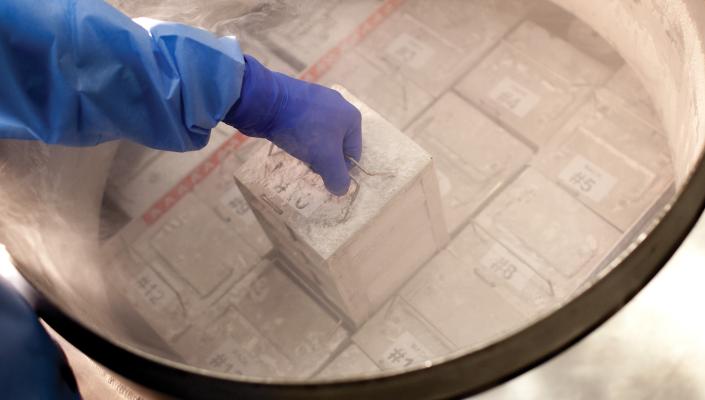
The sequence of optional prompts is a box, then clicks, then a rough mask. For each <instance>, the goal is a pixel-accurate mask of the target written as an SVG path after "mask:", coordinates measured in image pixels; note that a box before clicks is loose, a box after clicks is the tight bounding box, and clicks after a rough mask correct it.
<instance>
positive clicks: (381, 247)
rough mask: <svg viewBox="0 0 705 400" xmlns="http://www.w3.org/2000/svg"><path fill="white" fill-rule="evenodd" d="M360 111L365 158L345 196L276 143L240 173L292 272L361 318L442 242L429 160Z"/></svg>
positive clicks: (443, 229)
mask: <svg viewBox="0 0 705 400" xmlns="http://www.w3.org/2000/svg"><path fill="white" fill-rule="evenodd" d="M340 90H341V92H342V93H343V95H344V96H345V97H346V98H347V99H348V100H350V101H351V102H352V103H353V104H354V105H355V106H357V107H358V108H359V109H360V111H361V112H362V116H363V121H362V132H363V155H362V160H361V161H360V165H361V166H362V167H363V168H364V170H363V169H362V168H353V169H352V170H351V175H352V176H353V178H354V182H353V183H352V184H351V188H350V191H349V193H348V194H347V195H345V196H343V197H335V196H332V195H330V194H329V193H328V192H327V191H326V190H325V188H324V186H323V182H322V181H321V178H320V177H319V176H318V175H316V174H314V173H313V172H311V171H310V169H309V168H308V167H307V166H306V165H304V164H303V163H301V162H299V161H298V160H296V159H294V158H292V157H291V156H289V155H287V154H285V153H284V152H282V151H279V150H278V149H274V150H273V151H270V149H269V148H268V146H263V147H262V148H261V149H259V151H258V152H256V153H255V154H253V156H252V157H251V158H250V160H248V162H247V163H245V164H244V165H243V166H242V167H241V169H240V170H239V171H238V172H237V174H236V176H237V180H238V184H239V185H240V187H241V189H242V192H243V194H244V195H245V198H247V200H248V202H249V203H250V206H251V207H252V209H253V211H254V212H255V214H256V215H257V217H258V219H259V221H260V223H261V224H262V225H263V227H264V229H265V232H266V233H267V235H268V236H269V237H270V239H271V240H272V242H273V243H274V246H275V248H276V249H277V250H278V251H279V252H281V254H282V255H284V256H285V257H286V259H287V260H288V261H289V263H290V264H291V265H292V267H291V268H292V270H293V272H294V273H295V274H296V275H297V276H298V277H299V278H300V279H301V280H303V281H304V282H305V283H306V284H307V285H309V286H311V288H312V289H314V290H316V291H317V292H319V294H322V295H323V296H324V297H325V298H327V299H328V300H329V301H331V302H333V303H334V304H335V305H336V306H337V307H338V308H340V309H341V310H342V311H343V312H344V314H345V315H346V316H347V317H349V319H350V320H351V322H352V323H354V324H360V323H362V322H364V321H365V320H366V319H367V317H369V316H370V314H372V313H373V312H374V311H375V310H376V309H377V308H378V307H380V306H381V305H382V303H384V301H385V300H386V299H388V298H389V297H390V296H391V295H392V294H393V293H394V291H395V290H397V289H398V288H399V287H400V286H401V284H402V283H403V282H404V281H405V280H406V279H408V278H409V276H411V274H413V273H414V272H415V271H416V270H417V269H418V267H420V266H421V265H422V264H423V263H424V262H425V261H426V260H428V259H429V258H431V257H432V256H433V254H435V253H436V252H437V251H438V250H439V249H440V248H441V247H443V245H445V243H446V242H447V241H448V232H447V229H446V227H445V223H444V221H443V217H442V210H441V201H440V196H439V193H438V184H437V182H436V176H435V172H434V168H433V162H432V159H431V157H430V155H429V154H428V153H426V152H425V151H424V150H423V149H421V148H420V147H419V146H418V145H416V144H415V143H414V142H413V141H412V140H411V139H409V138H408V137H407V136H405V135H404V134H402V133H401V132H399V131H398V130H397V129H396V128H394V127H393V126H392V125H391V124H390V123H389V122H387V121H385V120H384V119H383V118H382V117H380V116H379V115H378V114H376V113H375V112H374V111H372V110H371V109H370V108H368V107H367V106H365V105H364V104H362V103H360V102H359V101H358V100H357V99H354V98H352V96H351V95H349V94H348V93H347V91H344V90H342V89H340Z"/></svg>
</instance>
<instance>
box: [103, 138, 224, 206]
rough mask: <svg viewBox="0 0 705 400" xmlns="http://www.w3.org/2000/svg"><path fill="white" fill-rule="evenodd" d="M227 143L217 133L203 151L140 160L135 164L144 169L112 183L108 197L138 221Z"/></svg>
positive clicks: (162, 155)
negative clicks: (138, 218)
mask: <svg viewBox="0 0 705 400" xmlns="http://www.w3.org/2000/svg"><path fill="white" fill-rule="evenodd" d="M226 140H227V137H226V136H225V135H224V134H223V133H222V132H220V131H219V130H214V131H213V134H212V135H211V139H210V141H209V142H208V145H207V146H206V147H205V148H204V149H202V150H199V151H190V152H186V153H176V152H158V153H157V155H156V156H154V155H149V156H148V157H147V155H145V157H140V158H139V159H138V160H135V162H137V163H138V164H139V165H140V167H142V168H141V169H140V170H139V171H136V172H135V174H134V175H131V176H127V177H120V178H119V179H117V180H115V181H114V182H110V181H109V182H108V195H109V196H110V197H111V198H112V199H113V201H114V202H115V203H116V204H117V205H118V206H120V208H122V209H123V210H125V211H126V212H127V214H129V215H130V216H131V217H133V218H137V217H139V216H141V215H142V213H144V212H145V211H147V209H149V207H150V206H152V205H153V204H154V203H155V202H157V200H159V199H160V198H161V197H162V196H163V195H164V194H166V193H167V192H169V190H171V189H172V188H173V187H174V186H176V185H177V184H178V183H179V181H180V180H181V179H182V178H184V177H185V176H186V175H187V174H188V173H190V172H191V171H192V170H193V169H194V168H196V167H197V166H198V165H199V164H200V163H201V162H203V161H205V160H206V159H207V158H208V157H209V156H210V155H211V154H213V152H214V151H216V150H218V148H219V146H220V145H222V144H223V143H225V141H226ZM129 148H131V146H130V147H128V149H129ZM148 154H149V153H148ZM123 160H124V161H122V163H129V162H131V161H130V159H129V158H128V159H123ZM116 162H120V160H118V161H116ZM119 168H122V167H119Z"/></svg>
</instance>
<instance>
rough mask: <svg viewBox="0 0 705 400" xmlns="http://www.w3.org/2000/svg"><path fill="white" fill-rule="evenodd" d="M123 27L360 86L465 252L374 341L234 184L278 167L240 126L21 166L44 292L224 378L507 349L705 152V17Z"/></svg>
mask: <svg viewBox="0 0 705 400" xmlns="http://www.w3.org/2000/svg"><path fill="white" fill-rule="evenodd" d="M112 3H113V4H114V5H116V6H117V7H119V8H121V9H123V10H124V11H125V12H127V13H129V14H130V15H131V16H133V17H137V16H148V17H153V18H158V19H164V20H173V21H181V22H187V23H192V24H195V25H199V26H201V27H204V28H206V29H209V30H212V31H214V32H216V33H218V34H234V35H237V36H238V37H239V38H240V40H241V41H242V43H243V48H244V49H245V51H246V52H249V53H251V54H253V55H254V56H255V57H258V58H259V59H261V60H262V61H263V62H264V63H265V64H267V65H268V66H270V67H271V68H273V69H276V70H279V71H282V72H285V73H288V74H291V75H294V76H299V77H301V78H303V79H308V80H311V81H317V82H320V83H322V84H326V85H329V86H330V85H333V84H340V85H342V86H343V87H345V88H346V89H347V90H349V91H350V92H351V93H352V94H353V95H354V96H355V97H356V98H358V99H359V100H360V101H361V102H362V103H364V104H365V105H366V106H368V107H370V108H371V109H372V110H374V111H375V112H376V113H379V114H380V115H381V116H382V117H383V118H385V119H386V120H387V121H389V126H390V128H389V129H390V130H391V129H394V130H395V132H396V130H398V131H399V132H402V133H403V134H406V135H407V136H408V138H409V139H411V140H414V141H416V143H417V144H418V145H419V146H420V147H421V148H423V149H424V150H425V151H427V152H428V153H429V154H431V155H432V156H433V159H434V160H433V165H434V168H435V174H436V177H437V181H438V191H439V193H440V195H441V204H440V207H441V208H442V210H443V218H444V219H445V224H446V225H447V227H448V232H447V233H448V234H449V235H450V237H451V240H450V243H449V244H448V245H447V246H445V247H444V248H443V249H441V250H440V251H438V252H437V253H436V254H435V255H434V256H433V257H432V258H431V259H430V260H429V261H428V262H427V263H425V264H424V265H423V266H421V267H420V268H418V270H417V271H416V272H415V273H414V274H412V275H413V276H411V277H410V278H409V279H408V280H407V281H406V282H405V283H404V284H403V285H402V286H401V289H400V290H399V291H398V292H397V293H395V294H393V295H391V296H389V298H388V299H387V300H386V301H385V302H383V305H381V306H380V307H378V309H377V310H375V312H374V313H372V316H371V317H370V318H369V319H366V320H365V321H362V323H360V324H358V325H354V324H353V325H351V324H349V323H348V322H347V319H346V317H345V315H342V314H341V310H340V308H339V307H337V306H336V304H335V302H331V301H328V299H327V298H326V296H325V295H323V294H322V293H321V292H320V290H318V289H319V288H318V287H317V285H312V284H311V282H310V280H309V281H307V280H306V279H303V278H302V277H301V276H298V275H297V273H296V271H297V269H296V268H291V265H290V264H291V263H292V260H291V259H287V258H286V257H283V256H282V253H283V252H282V251H280V249H278V246H279V245H280V244H277V243H273V241H272V240H270V237H268V235H267V233H266V227H265V229H263V227H262V226H260V223H259V220H258V219H257V218H256V216H255V214H254V213H253V212H252V210H251V209H250V207H249V205H248V202H247V200H246V198H245V197H244V196H243V194H242V193H241V192H240V190H239V189H238V187H237V186H236V184H235V180H234V178H233V174H234V172H235V171H236V170H237V169H238V168H240V167H241V166H242V165H243V164H244V163H246V162H247V160H250V158H251V157H256V156H257V155H258V152H261V151H262V146H264V144H263V143H261V142H259V141H257V140H253V139H247V138H245V137H244V136H242V135H240V134H238V133H237V132H235V131H234V130H233V129H231V128H229V127H226V126H219V127H218V128H217V129H216V130H214V132H213V135H212V139H211V141H210V143H209V145H208V146H207V147H206V148H205V149H203V150H201V151H199V152H194V153H188V154H174V153H164V152H156V151H152V150H147V149H143V148H140V147H138V146H136V145H134V144H130V143H110V144H106V145H103V146H100V147H98V148H97V149H82V150H77V149H67V148H60V147H46V146H41V145H37V144H31V143H20V142H3V143H0V154H1V156H2V158H1V159H2V162H3V174H2V175H1V176H0V180H1V181H0V193H1V196H2V209H1V211H0V212H1V213H2V221H3V222H2V223H0V227H1V228H2V229H0V235H1V236H0V242H4V243H5V244H7V246H8V248H9V250H10V252H11V253H12V254H13V256H14V257H15V258H16V259H17V261H18V262H19V263H21V266H20V269H21V270H22V272H23V274H24V275H25V276H26V277H27V278H29V280H30V281H31V282H32V283H33V284H34V285H36V286H37V288H39V289H40V290H41V291H42V292H43V293H45V294H46V295H47V296H48V297H49V298H50V299H51V300H52V301H54V302H55V303H56V304H58V305H59V306H60V307H62V308H63V309H64V310H66V311H67V312H68V313H69V314H70V315H72V316H74V317H75V318H77V319H79V320H80V321H81V322H83V323H84V324H85V325H87V326H89V327H90V328H91V329H93V330H94V331H96V332H98V333H100V334H101V335H103V336H105V337H107V338H109V339H110V340H112V341H113V342H115V343H119V344H121V345H123V346H125V347H128V348H130V349H131V350H133V351H135V352H138V353H140V354H142V355H144V356H147V357H152V358H156V359H166V360H168V361H170V362H176V363H180V364H181V365H183V366H186V367H195V368H199V369H201V371H202V372H203V371H208V373H222V374H226V375H227V376H228V377H232V378H233V379H240V380H266V381H272V380H274V381H311V380H327V379H352V378H359V377H364V376H373V375H377V374H394V373H400V372H402V371H405V370H408V369H413V368H421V367H427V366H430V365H433V364H435V363H439V362H442V361H443V360H444V359H447V358H448V357H454V356H457V355H460V354H466V353H468V352H470V351H473V350H475V349H478V348H482V347H484V346H487V345H488V344H491V343H493V342H494V341H496V340H498V339H501V338H503V337H506V336H507V335H510V334H513V333H515V332H517V331H519V330H521V329H522V328H523V327H526V326H527V325H528V324H530V323H531V322H533V321H536V319H538V318H541V317H542V316H545V315H547V314H548V313H550V312H551V311H553V310H555V309H557V308H559V307H560V306H561V305H562V304H564V303H565V302H567V301H568V300H570V299H571V298H572V297H573V296H575V295H576V294H578V293H580V292H581V291H583V290H584V289H585V288H587V287H589V286H590V284H591V283H593V282H594V281H595V280H596V279H598V277H599V276H600V275H601V274H603V273H605V272H606V271H608V270H609V268H613V267H615V265H614V264H612V261H613V260H614V259H615V258H616V257H618V256H619V255H621V254H622V252H623V251H624V249H626V248H627V247H628V246H629V245H630V244H632V243H634V242H635V240H636V239H637V238H638V237H639V235H640V234H642V233H644V232H645V227H648V226H650V225H651V224H652V223H653V222H654V221H655V220H656V219H657V218H658V217H659V216H660V215H661V213H662V210H663V209H664V207H665V206H667V205H668V204H669V203H670V201H671V200H672V199H673V198H674V196H675V193H676V188H679V187H680V186H681V185H683V184H684V183H685V182H686V180H687V177H688V174H689V172H690V169H691V168H692V167H693V166H694V165H695V162H696V160H697V159H698V157H699V155H700V150H701V146H702V143H703V129H702V126H705V125H702V124H701V123H700V120H701V118H705V115H702V116H701V115H700V113H699V112H698V110H702V109H704V107H705V97H704V96H705V80H704V79H703V77H704V76H705V56H704V55H703V51H702V43H701V42H700V37H701V36H700V35H699V34H700V33H702V32H700V31H699V29H701V27H699V26H698V25H696V24H694V23H692V21H694V20H695V19H696V17H703V16H705V5H703V4H701V2H699V1H685V0H683V1H658V0H649V1H641V2H625V1H622V0H610V1H605V2H601V5H600V7H596V6H595V5H594V4H592V3H591V2H585V1H581V0H556V1H555V3H557V4H559V5H560V6H562V7H565V9H564V8H561V7H559V6H557V5H555V4H553V3H550V2H543V1H518V0H472V1H461V0H442V1H431V0H406V1H404V0H384V1H383V0H354V1H344V0H338V1H322V0H307V1H286V0H271V1H254V0H252V1H248V0H237V1H235V0H208V1H201V2H189V1H183V0H150V1H137V0H114V1H112ZM566 10H567V11H566ZM569 11H570V12H573V13H575V15H578V16H580V18H578V17H575V16H574V15H573V14H570V13H569ZM664 26H665V27H666V29H665V30H664ZM591 27H593V28H595V29H596V30H595V31H593V30H592V29H591ZM598 32H599V33H598ZM600 35H602V36H600ZM603 36H604V37H605V38H607V39H608V40H605V39H603ZM652 99H653V101H652ZM400 134H401V133H400ZM363 135H364V132H363ZM363 137H364V136H363ZM405 139H406V138H405ZM363 158H364V157H363ZM402 163H403V161H402ZM290 178H291V177H290ZM292 179H295V177H293V178H292ZM362 184H363V186H364V185H365V182H362ZM378 208H379V209H381V210H382V211H379V213H380V215H385V213H387V214H388V213H390V212H393V210H391V211H390V210H389V209H385V208H384V207H382V206H380V207H378ZM299 217H301V218H305V217H306V215H302V216H299ZM413 217H414V216H409V218H408V219H409V220H411V219H413ZM380 220H384V219H382V218H380ZM391 228H394V227H390V229H391ZM392 231H393V230H392ZM394 234H395V235H399V236H398V237H399V238H403V237H404V236H403V235H404V234H405V232H403V230H399V231H397V232H395V233H394ZM346 235H348V233H346ZM384 244H385V240H384V238H380V239H379V246H384ZM410 245H413V243H411V244H407V246H410ZM312 247H315V246H312ZM387 250H388V251H389V252H390V254H398V256H397V257H398V258H401V257H403V256H404V254H406V253H408V250H407V249H405V248H404V246H390V248H389V249H387ZM293 262H300V261H297V260H294V261H293ZM304 263H305V262H304ZM299 267H300V268H299V269H305V268H309V267H310V266H306V265H303V266H299ZM349 268H355V265H354V264H352V265H350V267H349ZM333 279H334V278H333ZM321 286H325V285H323V284H322V285H321Z"/></svg>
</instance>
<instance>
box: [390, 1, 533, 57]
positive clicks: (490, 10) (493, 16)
mask: <svg viewBox="0 0 705 400" xmlns="http://www.w3.org/2000/svg"><path fill="white" fill-rule="evenodd" d="M526 5H527V2H526V1H523V0H473V1H467V0H436V1H428V0H410V1H407V2H406V4H405V5H404V7H403V8H402V12H405V13H407V14H409V15H411V16H412V17H414V18H416V19H417V20H418V21H420V22H421V23H422V24H424V25H425V26H427V27H428V28H429V29H430V30H432V31H433V32H434V33H436V34H437V35H439V36H441V37H442V38H444V39H446V40H447V41H449V42H450V43H452V44H453V45H454V46H455V47H457V48H459V49H462V50H463V51H469V52H473V53H475V54H479V53H484V52H485V51H486V50H487V49H488V47H489V46H491V45H494V44H496V43H497V41H498V40H499V39H500V38H501V37H502V36H503V35H504V34H505V33H507V32H508V31H509V30H510V29H511V28H512V27H513V26H514V25H516V24H517V23H518V22H519V20H520V19H521V18H522V16H523V15H524V14H525V13H526V8H527V7H526Z"/></svg>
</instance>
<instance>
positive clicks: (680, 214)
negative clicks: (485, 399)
mask: <svg viewBox="0 0 705 400" xmlns="http://www.w3.org/2000/svg"><path fill="white" fill-rule="evenodd" d="M704 208H705V162H703V160H700V162H699V163H698V165H697V168H696V169H695V171H694V173H693V175H692V176H691V179H690V180H689V182H688V183H687V185H686V186H685V188H684V189H683V191H682V192H681V193H680V196H679V197H678V198H677V199H676V200H675V201H674V202H673V204H672V206H671V208H670V210H668V211H667V212H666V213H665V215H664V216H663V218H662V219H661V221H660V222H659V223H658V225H657V226H656V227H655V228H654V229H653V231H652V232H651V233H650V234H649V235H648V236H647V237H646V238H645V239H644V241H643V242H642V243H641V244H640V245H639V246H638V247H637V248H636V249H635V250H634V251H633V252H632V253H631V254H629V255H628V256H627V257H626V258H625V259H624V260H623V261H622V262H621V263H620V264H619V265H618V266H617V267H615V268H614V269H613V270H611V271H610V272H609V273H607V274H606V275H605V276H604V277H603V278H602V279H600V280H599V281H598V282H596V283H595V284H594V285H593V286H592V287H590V288H589V289H587V290H586V291H585V292H584V293H582V294H580V295H579V296H577V297H576V298H574V299H573V300H572V301H570V302H569V303H567V304H566V305H564V306H563V307H561V308H560V309H558V310H556V311H555V312H553V313H552V314H550V315H548V316H546V317H545V318H544V319H541V320H539V321H536V322H535V323H533V324H532V325H529V326H528V327H526V328H524V329H522V330H520V331H519V332H517V333H515V334H514V335H511V336H509V337H507V338H505V339H503V340H501V341H499V342H496V343H493V344H491V345H489V346H488V347H485V348H482V349H480V350H477V351H474V352H471V353H469V354H466V355H463V356H459V357H457V358H455V359H452V360H449V361H447V362H444V363H440V364H437V365H435V366H432V367H429V368H425V369H420V370H415V371H410V372H406V373H402V374H397V375H391V376H380V377H372V378H370V379H361V380H351V381H339V382H331V383H314V382H311V383H306V382H303V383H300V384H277V383H272V384H265V383H253V382H245V381H237V380H232V379H225V378H219V377H213V376H209V375H205V374H198V373H195V372H191V371H187V370H185V369H181V368H178V367H176V366H169V365H166V364H163V363H160V362H157V361H153V360H150V359H147V358H144V357H141V356H139V355H137V354H134V353H132V352H131V351H129V350H127V349H125V348H123V347H120V346H119V345H116V344H115V343H112V342H110V341H108V340H107V339H105V338H103V337H102V336H100V335H98V334H96V333H95V332H93V331H91V330H90V329H88V328H86V327H85V326H83V325H82V324H81V323H79V322H78V321H76V320H74V319H73V318H71V317H70V316H68V315H67V314H65V313H64V312H62V311H61V310H60V309H59V308H58V307H56V306H54V305H53V304H51V303H50V302H49V301H48V300H47V299H46V298H45V297H43V296H41V294H37V295H38V298H39V304H38V306H37V312H38V314H39V316H40V317H41V318H43V319H44V320H45V321H46V322H47V323H48V324H49V325H50V326H51V327H52V328H53V329H54V330H56V331H57V332H58V333H59V334H60V335H61V336H63V337H64V338H65V339H67V340H68V341H69V342H70V343H72V344H73V345H74V346H75V347H77V348H78V349H79V350H80V351H82V352H83V353H84V354H86V355H88V356H89V357H91V358H92V359H93V360H95V361H97V362H98V363H100V364H102V365H104V366H105V367H107V368H108V369H110V370H112V371H114V372H116V373H117V374H119V375H121V376H123V377H125V378H128V379H129V380H132V381H134V382H136V383H138V384H141V385H143V386H145V387H148V388H150V389H152V390H156V391H159V392H162V393H164V394H167V395H172V396H176V397H178V398H198V399H232V398H238V399H239V398H257V399H269V398H272V399H274V398H276V399H327V398H336V399H360V398H364V399H389V398H404V399H428V398H458V397H462V396H469V395H473V394H477V393H480V392H482V391H485V390H487V389H489V388H492V387H494V386H497V385H499V384H501V383H503V382H505V381H507V380H509V379H511V378H513V377H515V376H517V375H520V374H522V373H523V372H526V371H528V370H530V369H532V368H534V367H536V366H538V365H539V364H541V363H542V362H544V361H546V360H548V359H550V358H552V357H553V356H555V355H557V354H559V353H561V352H562V351H564V350H566V349H568V348H569V347H570V346H572V345H573V344H575V343H576V342H578V341H579V340H580V339H582V338H583V337H585V336H586V335H587V334H589V333H590V332H592V331H593V330H594V329H595V328H597V327H598V326H600V325H601V324H602V323H603V322H605V321H606V320H607V319H609V318H610V317H611V316H612V315H613V314H614V313H616V312H617V311H618V310H620V309H621V308H622V307H623V306H624V305H625V304H627V302H628V301H629V300H630V299H631V298H633V297H634V296H635V295H636V294H637V293H638V292H639V291H640V290H641V289H642V288H643V287H644V286H645V285H646V284H647V283H648V282H649V281H650V280H651V279H652V278H653V277H654V276H655V275H656V273H657V272H658V271H659V270H660V269H661V268H662V267H663V266H664V265H665V264H666V262H667V261H668V260H669V259H670V258H671V256H672V255H673V253H674V252H675V251H676V249H677V248H678V247H679V246H680V244H681V243H682V241H683V240H684V239H685V237H686V236H687V235H688V233H689V232H690V231H691V229H692V227H693V226H694V225H695V223H696V222H697V221H698V219H699V217H700V215H701V214H702V212H703V209H704Z"/></svg>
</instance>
